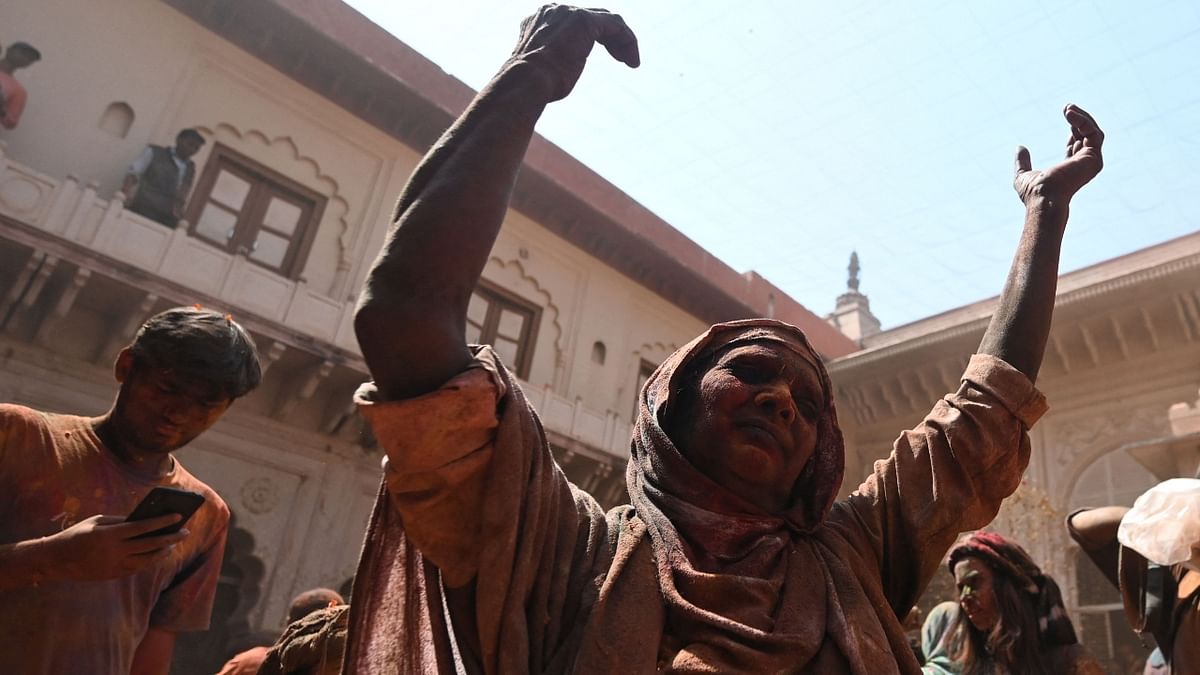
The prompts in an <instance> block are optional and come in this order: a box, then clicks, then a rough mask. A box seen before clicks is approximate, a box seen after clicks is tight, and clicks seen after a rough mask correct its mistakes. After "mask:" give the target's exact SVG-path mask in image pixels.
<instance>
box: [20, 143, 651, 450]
mask: <svg viewBox="0 0 1200 675" xmlns="http://www.w3.org/2000/svg"><path fill="white" fill-rule="evenodd" d="M96 190H97V185H96V184H95V183H87V184H81V182H80V180H79V179H78V178H75V177H74V176H68V177H66V178H64V179H61V180H59V179H55V178H51V177H50V176H47V175H45V174H43V173H40V172H38V171H36V170H34V169H32V168H30V167H28V166H26V165H24V164H21V163H19V162H16V161H13V160H12V159H11V158H10V157H8V156H7V154H6V153H5V148H4V144H3V142H2V141H0V214H4V215H6V216H8V217H10V218H12V219H14V220H17V221H20V222H22V223H24V224H26V225H29V226H32V227H34V228H36V229H39V230H41V231H43V232H45V233H47V234H48V235H51V236H52V237H56V238H59V239H65V240H68V241H72V242H75V243H77V244H79V245H81V246H83V247H86V248H88V249H90V250H92V251H94V252H95V253H98V254H100V255H103V256H106V257H108V258H111V259H113V260H116V261H120V262H122V263H124V264H127V265H131V266H134V267H137V268H140V269H142V270H145V271H147V272H150V273H152V274H154V275H156V276H159V277H161V278H163V279H167V280H169V281H172V282H174V283H176V284H180V285H183V286H186V287H188V288H190V289H193V290H195V291H196V292H197V294H199V295H204V296H207V297H210V298H214V299H216V300H219V301H220V302H221V303H224V304H227V305H228V306H229V307H230V308H233V309H238V310H242V311H247V312H251V313H253V314H255V315H257V316H258V317H260V318H262V319H265V320H267V321H270V322H274V323H276V324H278V325H280V326H282V327H284V328H287V329H290V330H292V331H294V332H298V333H300V334H303V335H307V336H310V337H312V338H314V339H316V340H318V341H321V342H325V343H328V344H331V345H334V346H336V347H340V348H342V349H344V350H346V351H348V352H350V353H352V354H355V355H358V354H359V353H360V352H359V349H358V343H357V342H356V340H355V338H354V326H353V319H354V305H353V304H352V303H346V302H338V301H336V300H334V299H333V298H331V297H329V296H326V295H324V294H322V293H320V292H318V291H316V290H313V289H312V288H309V286H308V285H307V284H306V283H305V282H303V281H294V280H291V279H287V278H285V277H283V276H280V275H279V274H277V273H275V272H272V271H270V270H267V269H265V268H263V267H260V266H258V265H255V264H254V263H252V262H250V261H249V260H247V259H246V258H245V256H243V255H238V254H233V253H227V252H225V251H221V250H219V249H217V248H215V247H213V246H211V245H210V244H207V243H205V242H204V241H201V240H200V239H197V238H195V237H191V236H188V232H187V227H186V224H184V223H181V224H180V226H179V227H177V228H175V229H171V228H168V227H166V226H164V225H162V224H160V223H157V222H154V221H152V220H149V219H147V218H144V217H142V216H140V215H138V214H136V213H131V212H129V211H126V210H125V209H124V205H123V204H122V202H121V200H119V199H104V198H102V197H100V196H99V195H98V194H97V193H96ZM76 262H78V264H80V265H81V266H87V263H86V261H76ZM93 264H94V263H93ZM176 300H178V301H180V302H187V301H189V299H188V298H178V299H176ZM359 367H360V369H361V370H362V371H363V372H365V371H366V367H365V365H361V364H360V366H359ZM521 387H522V389H523V390H524V391H525V394H526V396H527V397H528V399H529V401H530V403H531V404H532V405H533V406H534V408H536V409H537V410H538V413H539V415H540V416H541V419H542V423H543V424H544V425H545V427H546V429H548V430H550V431H553V432H556V433H559V434H562V435H564V436H566V437H568V438H572V439H575V440H578V441H580V442H582V443H584V444H586V445H588V446H590V447H592V448H595V449H597V450H599V451H601V452H604V453H606V454H609V455H613V456H615V457H619V458H621V459H622V460H624V459H625V458H627V457H628V454H629V434H630V431H631V427H630V424H629V423H628V422H626V421H625V420H624V419H623V418H622V417H620V416H618V415H617V414H616V413H614V412H612V411H605V412H599V411H596V410H592V409H589V408H587V407H586V406H584V405H583V403H582V401H581V400H579V399H575V400H572V399H570V398H567V397H565V396H562V395H560V394H558V393H556V392H554V391H552V390H551V389H550V387H549V386H548V385H547V386H545V387H535V386H533V385H531V384H529V383H527V382H521Z"/></svg>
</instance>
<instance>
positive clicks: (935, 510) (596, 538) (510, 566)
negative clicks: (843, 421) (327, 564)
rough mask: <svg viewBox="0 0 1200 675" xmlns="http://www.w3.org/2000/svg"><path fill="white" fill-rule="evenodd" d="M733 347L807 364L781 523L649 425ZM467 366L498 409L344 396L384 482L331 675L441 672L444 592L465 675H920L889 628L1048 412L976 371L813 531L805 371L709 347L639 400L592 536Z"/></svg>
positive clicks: (532, 437) (747, 335) (1011, 475)
mask: <svg viewBox="0 0 1200 675" xmlns="http://www.w3.org/2000/svg"><path fill="white" fill-rule="evenodd" d="M749 340H766V341H770V342H772V343H774V344H777V345H779V346H780V347H782V348H785V349H790V350H793V351H795V352H796V353H798V354H801V355H802V356H804V357H805V358H807V359H808V360H810V361H811V362H812V363H813V364H814V366H815V367H816V368H817V371H818V373H819V374H820V377H821V381H822V385H823V387H824V388H825V390H826V394H827V395H826V400H827V401H829V404H828V406H827V408H826V410H825V411H824V413H823V414H822V415H821V420H820V433H819V435H818V449H817V452H816V453H815V454H814V457H813V459H812V460H811V462H810V464H809V466H808V467H807V468H806V469H805V471H804V473H803V474H802V477H801V480H800V481H799V482H798V485H797V488H796V490H795V499H794V501H793V504H792V505H791V507H790V508H789V509H788V510H787V511H786V512H785V513H779V514H767V513H762V512H760V511H758V510H757V509H756V508H755V507H753V506H752V505H750V504H747V503H745V502H744V501H742V500H740V499H738V498H737V497H736V496H734V495H732V494H729V493H727V492H725V491H724V490H723V489H722V488H721V487H720V486H719V485H718V484H716V483H715V482H714V481H712V480H710V479H709V478H708V477H707V476H705V475H704V474H703V473H702V472H700V471H698V470H697V469H696V468H695V467H692V466H691V465H690V464H689V463H688V462H687V460H686V459H685V458H684V457H683V456H682V455H681V454H680V453H679V452H678V450H677V449H676V448H675V447H674V445H673V444H672V443H671V441H670V439H669V438H668V437H667V435H666V433H665V432H664V431H663V426H662V424H661V421H662V420H661V419H660V418H661V417H662V416H663V415H664V414H669V412H670V404H669V403H670V398H671V396H672V395H674V394H675V393H676V392H678V386H679V385H680V384H681V383H682V381H683V378H684V377H686V374H687V372H688V368H689V366H690V365H692V364H703V363H704V360H705V359H706V358H707V357H708V356H710V355H712V354H713V353H715V352H716V351H717V350H719V349H721V348H723V347H725V346H727V345H729V344H731V343H734V342H742V341H749ZM477 366H478V368H482V369H486V370H487V371H488V372H490V373H491V378H492V380H493V381H494V382H495V385H496V389H499V400H498V401H497V399H496V393H495V389H490V388H488V389H485V388H482V387H479V386H477V385H476V384H473V382H476V381H477V380H478V379H479V377H481V376H479V375H478V373H479V372H480V371H478V370H476V371H474V372H475V373H476V374H477V375H474V376H473V375H471V374H470V371H469V372H468V373H464V374H463V375H460V376H458V377H456V378H455V379H454V380H452V381H451V382H450V383H448V384H447V385H446V386H445V387H443V388H442V389H441V390H439V391H438V392H434V393H431V394H428V395H426V396H424V397H420V398H418V399H413V400H410V401H403V402H395V403H378V402H374V401H373V400H372V398H371V393H372V392H371V390H370V388H369V387H368V388H367V390H366V391H365V392H364V391H360V396H359V401H360V403H361V404H362V410H363V412H364V414H366V415H367V417H368V419H369V420H370V422H371V424H372V426H373V428H374V430H375V433H376V435H377V436H378V437H379V438H380V441H381V443H382V444H383V445H384V447H385V448H386V449H387V451H388V455H389V457H390V458H391V460H392V462H393V464H394V465H395V466H394V467H393V468H392V469H389V472H388V476H387V479H386V484H385V486H384V489H383V490H381V494H380V500H379V502H378V503H377V505H376V509H375V512H374V514H373V516H372V520H371V524H370V527H369V529H368V533H367V538H366V542H365V544H364V549H363V556H362V561H361V563H360V567H359V572H358V575H357V577H356V583H355V588H354V593H353V599H352V603H351V619H350V637H349V640H348V647H347V656H346V670H345V672H348V673H396V672H405V673H410V672H411V673H418V672H419V673H453V672H455V666H454V661H455V660H456V659H455V658H454V652H455V651H456V647H459V646H460V645H456V644H455V640H454V639H452V637H451V632H452V631H453V628H454V627H453V626H450V625H448V622H447V621H446V620H445V617H446V616H447V615H448V614H449V612H448V611H447V610H446V609H445V607H446V603H445V601H444V600H443V597H442V588H443V585H442V584H443V581H444V580H446V582H447V583H448V584H449V585H452V586H457V585H459V584H460V583H461V581H462V580H466V579H474V585H473V588H474V600H473V611H471V609H472V607H471V606H468V607H467V608H466V609H465V611H464V610H463V609H462V608H461V607H460V606H457V605H456V607H455V612H454V616H455V617H456V622H457V623H458V624H459V626H458V627H459V628H460V631H459V632H460V633H464V634H467V635H468V636H470V637H471V638H476V639H477V645H475V644H470V646H467V644H468V643H471V642H472V640H471V639H466V640H460V641H459V642H460V643H462V648H461V649H459V650H458V651H460V652H462V659H461V660H462V662H463V663H464V664H465V668H466V670H467V672H485V673H505V674H507V673H518V672H545V673H566V672H575V673H613V672H621V673H644V672H654V671H656V670H657V671H669V672H811V673H856V674H860V675H868V674H870V675H876V674H886V673H900V672H904V673H917V672H919V669H918V666H917V664H916V661H915V659H914V658H913V656H912V652H911V650H910V649H909V646H908V641H907V637H906V635H905V633H904V630H903V628H902V627H901V626H900V623H899V621H898V620H897V619H896V617H895V613H896V612H899V613H901V614H903V613H904V612H907V611H908V609H909V607H910V606H911V604H912V602H913V601H914V600H915V599H916V597H917V595H919V593H920V590H921V588H922V587H923V586H924V584H925V583H926V582H927V581H928V579H929V577H930V576H932V574H933V572H934V571H935V570H936V569H937V567H938V564H939V562H940V560H941V558H942V555H943V554H944V553H945V551H946V549H947V548H948V547H949V545H950V543H952V542H953V540H954V537H955V535H956V534H957V532H959V531H960V530H963V529H969V528H974V527H979V526H982V525H983V524H984V523H986V522H987V521H989V520H990V519H991V518H992V517H993V516H994V514H995V512H996V509H998V507H999V504H1000V501H1001V499H1003V497H1005V496H1007V495H1008V494H1010V493H1011V492H1012V490H1013V489H1015V487H1016V485H1017V483H1018V480H1019V477H1020V474H1021V472H1022V471H1023V469H1024V466H1025V464H1026V463H1027V461H1028V456H1029V455H1028V452H1029V447H1028V439H1027V436H1026V434H1025V431H1026V429H1027V427H1028V425H1030V424H1032V421H1033V420H1034V419H1036V418H1037V416H1038V415H1040V414H1041V412H1043V411H1044V409H1045V406H1044V401H1043V400H1042V399H1041V397H1040V394H1037V392H1036V390H1034V389H1033V388H1032V385H1030V384H1029V383H1028V380H1026V379H1025V378H1023V376H1021V375H1020V374H1019V373H1017V372H1016V371H1014V370H1012V369H1011V367H1009V366H1007V364H1003V362H1000V361H998V360H996V359H992V358H991V357H976V360H973V361H972V365H971V366H970V367H969V368H968V371H967V374H966V375H965V376H964V379H965V380H967V382H964V384H963V386H962V388H960V390H959V392H958V394H952V395H948V396H947V397H946V399H944V400H943V401H941V402H939V404H938V405H937V406H935V408H934V410H933V412H931V413H930V415H929V416H928V417H927V418H926V420H925V421H924V422H923V423H922V424H921V425H920V426H918V428H917V429H914V430H913V431H910V432H905V434H902V435H901V437H900V438H899V439H898V440H897V445H896V449H895V450H894V451H893V454H892V456H891V457H890V458H889V459H888V460H886V461H880V462H878V463H877V464H876V467H875V472H874V474H873V475H872V476H871V477H870V478H869V479H868V480H867V482H865V483H864V484H863V485H862V486H860V487H859V489H858V490H857V491H856V492H855V493H854V494H853V495H852V496H851V497H850V498H849V499H848V500H846V501H845V502H838V503H837V504H836V505H835V506H834V507H833V508H832V510H831V508H830V505H831V503H833V500H834V497H835V494H836V492H837V490H838V487H839V484H840V481H841V474H842V462H843V458H842V452H843V449H842V442H841V438H840V433H839V432H838V430H837V422H836V415H835V414H834V410H833V404H832V395H831V394H830V392H831V388H830V386H829V380H828V376H827V375H826V374H825V370H824V368H823V367H821V364H820V359H819V358H817V356H816V354H815V353H813V351H812V350H811V348H810V347H809V346H808V344H807V341H806V340H805V339H804V337H803V335H802V334H801V333H800V331H799V330H798V329H795V328H793V327H791V326H787V325H786V324H782V323H779V322H775V321H767V320H751V321H739V322H734V323H730V324H723V325H718V326H714V327H713V328H712V329H710V330H709V331H708V332H707V333H705V334H704V335H702V336H700V337H699V338H697V339H696V340H694V341H693V342H692V343H690V344H689V345H687V346H685V347H684V348H682V349H680V350H679V351H678V352H676V353H675V354H673V355H672V356H671V357H669V358H668V360H667V361H666V362H664V363H663V364H662V365H661V366H660V367H659V369H658V370H657V371H656V372H655V374H654V375H653V376H652V377H651V379H650V380H649V382H648V383H647V386H646V388H645V390H644V392H643V393H642V401H641V409H640V413H639V418H638V420H637V423H636V426H635V431H634V439H633V442H632V446H631V453H632V458H631V461H630V465H629V471H628V477H627V480H628V484H629V488H630V494H631V502H632V505H631V506H626V507H619V508H617V509H614V510H613V511H612V512H610V513H609V514H608V515H607V517H605V515H604V514H602V513H601V512H600V510H599V508H598V507H597V505H596V503H595V500H593V499H592V498H591V497H590V496H589V495H587V494H586V493H584V492H582V491H580V490H578V489H577V488H575V487H574V486H572V485H570V484H569V483H568V482H567V481H566V479H565V477H564V476H563V474H562V472H561V471H560V470H559V469H558V467H557V465H556V464H555V463H554V460H553V458H552V456H551V454H550V451H549V447H548V445H547V443H546V439H545V436H544V434H543V433H542V429H541V425H540V423H539V422H538V420H537V416H536V414H535V413H534V412H533V410H532V409H531V408H530V406H529V404H528V402H527V401H526V400H525V399H524V397H523V396H522V394H521V391H520V389H519V387H518V386H517V385H516V383H515V382H514V380H513V379H512V378H511V376H510V375H509V374H508V372H507V371H506V370H505V369H504V368H503V366H500V365H499V363H498V361H497V360H496V358H495V355H494V353H493V352H492V351H491V350H490V349H488V348H486V347H485V348H480V349H479V350H478V351H477ZM472 378H475V379H474V380H473V379H472ZM493 411H494V413H493ZM481 413H482V417H484V418H486V419H480V420H479V423H478V424H476V423H475V422H472V421H471V420H473V419H476V418H480V416H481ZM439 420H446V422H445V423H441V422H439ZM450 427H453V428H450ZM468 427H470V429H468ZM476 427H477V428H476ZM464 429H467V430H468V431H470V434H468V433H467V431H461V430H464ZM484 432H486V433H484ZM472 434H476V435H478V437H479V438H476V436H475V435H472ZM459 436H464V437H465V436H470V438H469V439H467V440H464V439H461V438H459ZM479 439H483V440H479ZM701 491H702V492H703V493H704V494H705V498H704V499H703V500H699V499H696V496H697V495H698V494H700V492H701ZM902 494H903V495H904V497H903V499H902V498H901V495H902ZM697 502H700V503H704V504H706V505H707V507H706V508H701V507H699V506H697V505H696V504H697ZM714 504H715V505H716V506H715V507H714V506H713V505H714ZM406 521H407V526H406ZM418 549H419V550H418ZM697 549H702V550H703V551H704V552H705V553H706V555H705V556H704V558H703V560H705V561H706V562H704V563H703V564H697V563H696V562H695V561H696V560H697V559H698V558H697V557H696V556H695V555H693V551H695V550H697ZM714 561H715V562H714ZM464 622H473V624H474V625H473V628H474V631H472V630H471V627H465V626H463V625H462V624H463V623H464ZM464 628H465V630H464Z"/></svg>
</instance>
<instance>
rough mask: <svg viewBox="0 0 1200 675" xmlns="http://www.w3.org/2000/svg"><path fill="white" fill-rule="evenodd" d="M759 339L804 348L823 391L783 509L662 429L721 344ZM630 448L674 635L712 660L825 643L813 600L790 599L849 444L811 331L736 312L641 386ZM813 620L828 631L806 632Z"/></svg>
mask: <svg viewBox="0 0 1200 675" xmlns="http://www.w3.org/2000/svg"><path fill="white" fill-rule="evenodd" d="M751 343H767V344H769V345H771V346H774V347H776V348H778V349H783V350H788V351H790V352H793V353H795V354H796V355H798V356H800V357H801V358H802V359H804V360H805V361H807V362H808V363H810V364H811V365H812V366H813V368H814V369H815V370H816V372H817V375H818V377H819V379H820V383H821V388H822V390H823V392H824V399H825V405H824V408H823V409H822V410H820V412H819V415H818V420H817V440H816V447H815V449H814V452H813V455H812V457H811V458H810V459H809V461H808V464H807V465H806V466H805V468H804V470H803V471H802V472H801V474H800V477H799V479H798V480H797V482H796V485H795V488H794V489H793V491H792V499H791V503H790V504H789V505H788V507H787V508H786V509H785V510H783V511H782V512H780V513H767V512H765V511H763V510H762V509H761V508H760V507H758V506H756V505H754V504H752V503H750V502H748V501H746V500H745V499H743V498H741V497H739V496H737V495H736V494H734V493H733V492H731V491H729V490H727V489H726V488H724V487H723V486H722V485H721V484H720V483H718V482H716V481H715V480H713V479H712V478H710V477H709V476H707V475H706V474H705V473H704V472H703V471H702V470H701V469H700V468H699V467H696V466H694V465H692V463H691V462H690V461H689V460H688V459H687V457H686V456H685V455H684V454H683V453H682V452H681V451H680V449H679V448H677V447H676V446H675V444H674V443H673V442H672V440H671V438H669V437H668V435H667V432H666V430H665V429H667V428H671V425H670V424H668V423H667V422H668V421H669V418H670V417H671V416H672V415H678V414H683V413H684V411H683V410H677V409H676V408H679V407H680V406H679V405H677V404H678V400H677V397H679V396H680V395H681V393H682V391H683V389H684V388H685V387H689V386H693V383H694V382H696V381H698V380H699V377H698V376H699V375H700V374H701V373H700V372H699V371H698V370H697V369H703V368H705V367H708V366H710V365H711V364H712V363H713V362H714V358H713V357H714V356H716V355H717V353H718V352H720V351H721V350H724V349H728V348H731V347H733V346H737V345H743V344H751ZM631 453H632V458H631V460H630V462H629V467H628V471H627V476H626V478H627V483H628V487H629V496H630V502H631V503H632V505H633V507H634V510H635V512H636V515H637V517H638V518H640V519H641V520H642V521H643V522H644V523H645V524H646V529H647V534H648V535H649V537H650V539H651V541H652V544H653V549H654V558H655V562H656V564H657V568H658V577H659V587H660V590H661V592H662V596H663V599H664V601H665V603H666V607H667V638H668V641H669V638H670V637H671V636H672V635H674V636H675V637H678V638H680V639H681V640H684V641H686V642H687V643H688V644H690V645H708V646H709V647H708V648H711V649H712V650H715V651H718V652H720V653H722V654H723V656H722V657H716V656H713V657H710V658H711V659H712V660H711V661H710V662H728V661H732V655H733V654H735V653H737V652H738V650H741V649H746V650H748V651H747V652H745V653H747V654H754V655H769V654H774V655H775V656H774V657H766V658H768V661H764V662H763V663H764V665H765V664H766V663H771V662H772V661H770V658H781V659H786V658H787V656H786V655H787V654H789V653H791V654H792V655H793V656H794V657H795V658H800V657H802V656H803V654H802V652H803V650H804V649H810V650H811V649H813V648H814V647H813V645H817V646H819V645H820V644H821V635H823V633H824V630H825V627H824V626H823V625H822V626H816V625H811V626H810V625H809V624H810V623H812V622H811V621H810V620H806V619H805V617H804V612H806V611H810V608H804V607H799V606H795V607H793V606H790V605H793V604H794V605H802V604H805V603H806V602H808V600H801V599H800V598H798V597H797V598H795V600H789V599H788V598H787V597H785V596H786V595H787V593H785V590H786V589H785V584H784V581H785V579H786V578H787V577H788V576H790V575H791V574H797V573H798V571H797V570H799V569H800V568H806V569H808V573H809V574H811V573H812V570H813V569H815V568H814V567H813V566H814V565H815V564H816V559H815V558H813V557H812V556H814V555H815V552H814V551H815V549H813V548H812V545H805V546H801V547H799V548H797V547H796V546H794V545H793V540H794V539H795V538H796V537H798V536H803V535H807V534H811V533H812V532H814V531H815V530H816V529H817V528H818V527H819V526H820V525H821V523H822V522H823V521H824V519H825V517H826V515H828V513H829V510H830V508H831V506H832V504H833V501H834V499H835V497H836V496H837V491H838V489H839V487H840V486H841V482H842V471H843V468H844V449H843V443H842V434H841V431H840V430H839V429H838V424H837V414H836V412H835V411H834V404H833V389H832V386H831V385H830V381H829V375H828V374H827V373H826V371H825V368H824V366H823V365H822V363H821V359H820V356H819V355H818V354H817V353H816V351H815V350H813V348H812V347H811V346H810V345H809V343H808V340H807V339H806V338H805V337H804V334H803V333H802V332H800V330H799V329H798V328H795V327H793V326H790V325H788V324H785V323H782V322H779V321H772V320H766V319H753V320H745V321H735V322H731V323H725V324H718V325H716V326H713V327H712V328H711V329H709V330H708V331H707V332H706V333H704V334H703V335H701V336H700V337H698V338H696V339H695V340H693V341H692V342H691V343H689V344H688V345H686V346H684V347H683V348H681V349H679V350H678V351H676V352H675V353H674V354H672V355H671V356H670V357H668V358H667V360H666V361H664V362H663V363H662V364H661V365H660V366H659V367H658V369H657V370H656V371H655V372H654V374H652V375H651V376H650V379H649V380H648V381H647V382H646V386H645V389H644V390H643V391H642V393H641V399H640V405H639V409H638V418H637V422H636V424H635V426H634V433H633V441H632V448H631ZM797 556H799V557H797ZM789 563H790V564H791V565H793V566H794V567H792V568H791V571H790V573H789ZM781 597H782V598H783V599H782V600H781ZM814 630H816V631H819V632H820V634H821V635H809V634H808V633H809V632H811V631H814ZM700 648H702V649H703V648H705V647H700ZM800 662H803V659H801V660H800ZM729 665H730V667H733V663H729Z"/></svg>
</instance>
